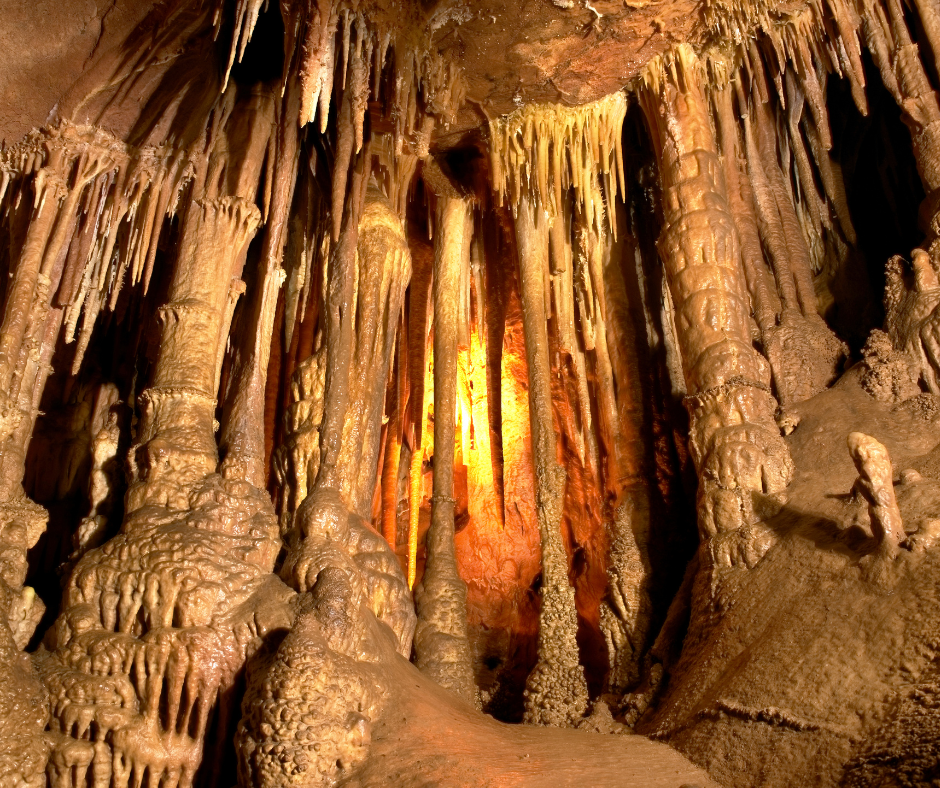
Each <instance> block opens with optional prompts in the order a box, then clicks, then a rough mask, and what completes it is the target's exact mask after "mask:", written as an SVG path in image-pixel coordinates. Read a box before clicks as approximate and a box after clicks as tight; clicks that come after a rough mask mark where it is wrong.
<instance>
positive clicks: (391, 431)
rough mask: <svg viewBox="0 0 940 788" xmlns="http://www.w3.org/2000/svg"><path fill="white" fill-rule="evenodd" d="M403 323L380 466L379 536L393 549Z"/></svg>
mask: <svg viewBox="0 0 940 788" xmlns="http://www.w3.org/2000/svg"><path fill="white" fill-rule="evenodd" d="M406 328H407V323H406V322H405V320H404V314H402V317H401V318H400V319H399V323H398V338H397V340H396V348H397V354H396V357H395V359H394V369H393V371H392V382H391V392H390V394H391V400H392V401H391V412H390V414H389V420H388V433H387V436H388V437H387V438H386V442H385V459H384V462H383V463H382V478H381V485H382V536H384V537H385V541H386V542H388V544H389V546H390V547H391V548H392V550H394V549H395V548H396V546H397V543H398V501H399V495H398V493H399V490H398V481H399V470H400V467H401V465H400V464H401V453H402V429H403V427H404V418H403V416H404V409H405V406H406V404H407V400H406V398H407V391H406V384H407V380H408V368H407V364H408V345H407V343H406V341H405V340H406V335H405V331H406Z"/></svg>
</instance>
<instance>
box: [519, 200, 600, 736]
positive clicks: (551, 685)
mask: <svg viewBox="0 0 940 788" xmlns="http://www.w3.org/2000/svg"><path fill="white" fill-rule="evenodd" d="M516 242H517V244H518V254H519V282H520V292H521V296H522V304H523V320H524V329H525V346H526V363H527V367H528V372H529V422H530V424H531V428H532V458H533V465H534V469H535V479H536V482H535V484H536V500H537V506H538V509H537V511H538V524H539V535H540V537H541V547H542V550H541V553H542V586H541V592H540V596H541V603H542V608H541V611H540V613H539V641H538V661H537V662H536V664H535V667H534V668H533V669H532V672H531V673H530V674H529V678H528V681H527V682H526V720H527V721H528V722H531V723H537V724H540V725H556V726H564V725H567V724H571V723H574V722H576V721H577V720H578V719H579V718H580V717H582V716H583V715H584V713H585V711H586V710H587V700H588V698H587V684H586V683H585V680H584V670H583V668H582V667H581V665H580V663H579V661H578V644H577V641H576V639H575V635H576V633H577V618H576V616H575V605H574V589H573V588H572V587H571V584H570V583H569V582H568V559H567V556H566V555H565V550H564V546H563V544H562V541H561V532H560V525H561V514H562V505H563V496H564V491H565V476H566V474H565V469H564V467H562V466H560V465H558V461H557V459H556V443H555V427H554V425H553V423H552V406H551V388H550V385H551V384H550V380H551V366H550V363H549V355H548V353H549V348H548V324H547V315H546V314H545V278H546V277H547V276H548V273H549V264H548V219H547V218H546V216H545V214H544V213H543V212H542V211H541V210H540V209H539V208H538V206H537V204H536V203H534V202H533V200H532V198H531V197H529V196H528V195H521V196H520V197H519V202H518V206H517V216H516Z"/></svg>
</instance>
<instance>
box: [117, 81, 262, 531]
mask: <svg viewBox="0 0 940 788" xmlns="http://www.w3.org/2000/svg"><path fill="white" fill-rule="evenodd" d="M235 117H238V118H239V119H240V122H234V121H233V120H230V121H229V126H228V127H227V128H226V129H225V130H224V132H220V135H219V137H218V139H217V140H215V141H214V145H213V147H212V149H211V152H210V153H209V154H208V156H207V158H206V160H205V162H204V164H203V165H202V169H201V170H200V171H199V172H198V174H197V182H196V184H195V185H194V187H193V188H194V198H193V199H192V201H191V202H190V203H189V205H188V206H187V209H186V212H185V214H184V216H183V225H182V231H181V237H180V242H179V252H178V256H177V260H176V268H175V270H174V273H173V278H172V281H171V283H170V289H169V293H168V298H167V302H166V303H165V304H164V305H163V306H161V307H160V308H159V309H158V310H157V318H158V321H159V326H160V328H159V330H160V343H159V348H160V351H159V356H158V357H157V361H156V364H155V366H154V371H153V375H152V379H151V384H150V387H149V388H147V389H145V390H144V391H143V392H142V393H141V395H140V407H141V416H140V425H139V428H138V432H137V445H136V447H135V456H133V457H132V460H131V462H132V471H133V482H132V484H131V486H130V488H129V490H128V497H127V510H128V512H132V511H134V510H135V509H137V508H139V507H140V506H143V505H144V504H146V503H156V504H163V505H166V504H168V503H172V499H173V497H174V496H176V495H183V496H186V495H188V488H189V487H190V486H191V485H192V484H193V483H195V482H198V481H200V480H202V479H204V478H205V477H206V476H208V475H209V474H212V473H215V472H216V469H217V467H218V464H219V452H218V446H217V443H216V437H215V433H216V430H217V429H218V424H217V423H216V421H215V412H216V406H217V399H216V398H217V394H218V388H219V375H220V372H221V369H220V368H221V362H222V357H223V355H222V352H221V351H222V350H223V349H224V347H225V342H226V337H227V336H228V332H229V327H230V324H231V320H232V314H233V312H234V305H235V301H236V300H237V299H238V297H239V295H240V294H242V293H243V292H244V288H245V286H244V283H243V282H242V281H241V279H240V276H241V271H242V268H243V267H244V264H245V257H246V255H247V252H248V245H249V243H250V242H251V239H252V238H253V237H254V235H255V233H256V232H257V230H258V227H259V226H260V224H261V212H260V211H259V209H258V207H257V206H256V205H255V195H256V193H257V189H258V184H259V181H260V176H261V171H262V165H263V163H264V158H265V149H266V147H267V146H268V141H269V139H270V136H271V128H272V124H273V104H272V103H271V102H270V100H269V99H267V98H264V97H261V96H257V97H252V98H251V99H249V100H248V101H247V102H246V104H245V105H244V110H243V114H242V113H237V114H236V115H235ZM177 505H179V507H180V508H187V507H188V504H186V503H185V502H184V499H180V500H178V501H177Z"/></svg>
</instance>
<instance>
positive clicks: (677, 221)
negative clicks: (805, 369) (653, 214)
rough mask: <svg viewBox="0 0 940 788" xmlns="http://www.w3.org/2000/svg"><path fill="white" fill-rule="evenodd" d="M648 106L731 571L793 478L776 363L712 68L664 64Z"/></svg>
mask: <svg viewBox="0 0 940 788" xmlns="http://www.w3.org/2000/svg"><path fill="white" fill-rule="evenodd" d="M648 68H649V71H648V72H647V77H646V79H647V83H646V85H645V86H644V88H643V93H642V98H643V106H644V110H645V113H646V118H647V122H648V124H649V127H650V130H651V132H652V136H653V140H654V146H655V151H656V155H657V159H658V162H659V172H660V178H661V181H662V188H663V214H664V217H663V218H664V223H663V231H662V235H661V236H660V240H659V249H660V255H661V257H662V260H663V264H664V266H665V268H666V273H667V275H668V278H669V285H670V290H671V293H672V299H673V303H674V304H675V310H676V321H675V322H676V330H677V333H678V339H679V345H680V348H681V354H682V366H683V371H684V373H685V380H686V386H687V389H688V392H689V396H688V399H687V401H686V402H687V407H688V409H689V414H690V416H691V419H692V425H691V436H690V444H691V449H692V452H693V457H694V459H695V463H696V466H697V468H698V471H699V478H700V480H701V483H700V487H699V492H698V516H699V527H700V529H701V532H702V536H703V537H704V538H705V539H709V538H714V537H719V538H718V539H717V540H715V541H714V542H712V543H711V549H712V553H713V555H714V557H715V560H716V561H718V562H719V563H737V562H738V561H743V562H745V563H752V562H754V561H756V560H757V559H758V558H759V556H760V555H761V554H762V552H764V551H765V550H766V549H767V546H768V544H767V539H768V535H767V534H766V533H761V532H759V531H755V530H753V529H752V526H754V525H755V524H757V523H758V522H759V521H760V520H761V519H762V517H765V516H766V511H767V510H768V509H770V510H774V509H775V508H779V502H780V498H781V493H783V491H784V490H785V488H786V486H787V484H788V483H789V481H790V477H791V475H792V464H791V462H790V458H789V454H788V452H787V448H786V446H785V444H784V443H783V441H782V440H781V439H780V435H779V431H778V429H777V426H776V424H775V422H774V413H775V411H776V402H775V401H774V398H773V396H772V394H771V393H770V379H769V372H770V370H769V368H768V364H767V362H766V361H765V360H764V359H763V358H762V357H761V356H760V354H758V353H757V352H756V351H755V350H754V348H753V347H752V346H751V341H750V330H749V327H748V317H749V313H750V307H749V302H748V296H747V290H746V288H745V283H744V271H743V268H742V264H741V250H740V244H739V241H738V235H737V232H736V230H735V226H734V221H733V219H732V216H731V212H730V210H729V208H728V198H727V192H726V186H725V181H724V177H723V174H722V171H721V165H720V160H719V156H718V147H717V142H716V138H715V132H714V129H713V127H712V121H711V116H710V113H709V111H708V104H707V102H706V99H705V94H704V91H703V86H702V79H703V74H702V65H701V64H700V63H699V61H698V60H697V58H696V56H695V54H694V52H693V50H692V49H691V47H688V46H686V45H682V46H680V47H677V48H676V49H675V50H674V51H673V52H672V53H670V54H669V55H667V56H664V57H663V58H661V59H660V60H658V61H654V63H653V64H651V65H650V66H649V67H648Z"/></svg>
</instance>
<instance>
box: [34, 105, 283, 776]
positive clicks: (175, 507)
mask: <svg viewBox="0 0 940 788" xmlns="http://www.w3.org/2000/svg"><path fill="white" fill-rule="evenodd" d="M227 110H228V112H227V113H224V114H222V113H220V115H221V117H220V121H221V122H220V123H219V125H218V126H217V127H216V128H214V129H213V130H212V132H211V133H212V138H211V139H210V140H209V144H210V146H211V148H210V151H209V153H208V155H207V156H206V157H205V158H204V159H203V160H202V161H201V162H200V163H199V164H198V165H197V183H196V185H194V193H193V196H192V198H191V201H190V202H189V205H188V206H187V208H186V211H185V214H184V217H183V226H182V231H181V241H180V248H179V253H178V258H177V261H176V266H175V270H174V276H173V281H172V284H171V286H170V292H169V298H168V301H167V303H166V304H165V305H164V306H163V307H162V308H161V309H160V310H159V311H158V316H159V319H160V321H161V327H160V331H161V335H162V342H161V346H160V347H161V352H160V356H159V358H158V359H157V362H156V366H155V369H154V374H153V379H152V382H151V385H150V387H148V388H147V389H145V390H144V392H143V393H142V394H141V409H142V416H141V421H140V424H139V425H138V432H137V444H136V446H135V447H134V449H133V457H132V468H133V469H134V471H135V476H134V480H133V483H132V485H131V488H130V490H129V493H128V496H127V501H126V510H127V514H126V516H125V521H124V523H123V525H122V527H121V531H120V533H119V535H118V536H116V537H114V538H113V539H111V540H110V541H109V542H107V543H106V544H105V545H103V546H102V547H100V548H97V549H94V550H92V551H90V552H88V553H86V554H85V555H84V557H83V558H82V559H81V560H80V561H79V563H78V564H77V566H76V567H75V569H74V571H73V573H72V576H71V578H70V581H69V584H68V587H67V589H66V592H65V604H64V610H63V613H62V615H61V616H60V617H59V619H58V621H57V622H56V625H55V629H54V634H53V636H52V640H51V642H50V647H51V649H52V653H51V654H49V655H47V656H45V657H44V658H43V659H41V660H40V662H39V664H40V670H41V672H42V674H43V677H44V679H45V681H46V684H47V686H48V687H49V691H50V694H51V695H52V697H53V699H54V701H53V705H54V709H55V717H54V721H53V723H52V726H53V731H55V732H56V734H57V735H56V736H55V738H54V740H53V741H54V753H53V756H52V758H51V761H50V779H51V781H52V783H53V784H55V785H76V784H78V785H83V784H87V785H94V786H102V785H128V784H135V785H136V784H139V782H140V781H141V780H142V779H143V776H144V775H145V774H150V775H153V779H167V780H170V781H172V782H173V783H174V784H179V785H191V784H192V783H193V780H194V778H195V774H196V771H197V769H198V768H199V765H200V762H201V760H202V757H203V754H204V745H205V742H206V735H207V733H209V732H210V723H211V732H214V735H215V737H216V738H215V739H214V740H213V741H210V744H211V745H221V744H223V743H224V741H225V739H226V737H227V735H228V731H229V726H231V725H232V724H233V723H234V718H233V717H232V715H233V714H234V713H235V712H236V711H237V709H236V708H235V707H234V704H233V703H232V701H231V697H230V689H231V687H232V686H233V685H234V683H235V680H236V676H237V674H238V672H239V671H240V669H241V667H242V665H243V663H244V661H245V659H246V657H247V656H248V655H249V654H250V653H251V651H253V649H254V648H256V646H257V643H258V640H257V638H259V637H260V636H262V635H263V634H264V632H265V626H266V624H265V623H264V622H265V621H266V620H267V619H266V617H265V614H264V612H263V611H264V610H265V609H266V605H267V606H268V607H270V606H272V605H273V608H277V607H278V606H279V604H280V601H281V600H282V599H283V597H284V592H286V591H287V589H283V590H282V591H281V590H278V588H277V584H276V581H275V582H274V583H272V581H273V577H272V576H271V575H270V574H269V573H270V571H271V569H272V568H273V566H274V560H275V558H276V557H277V552H278V541H277V522H276V519H275V517H274V512H273V509H272V507H271V504H270V501H269V499H268V497H267V496H266V495H265V494H264V493H262V492H261V491H260V490H258V489H257V488H254V487H252V486H250V485H248V484H246V483H244V482H237V481H231V480H226V479H223V478H221V477H220V476H218V475H216V466H217V464H218V452H217V448H216V444H215V438H214V434H213V433H214V424H213V421H214V415H215V407H216V401H215V392H216V391H217V388H218V375H219V352H218V348H219V345H220V343H222V342H224V338H225V336H226V335H227V333H228V325H227V320H229V319H230V316H231V311H230V309H229V306H228V304H229V301H230V297H231V295H232V293H233V292H238V285H239V284H240V280H239V274H240V271H241V267H242V265H243V263H244V258H245V254H246V250H247V247H248V242H249V240H250V239H251V237H252V235H253V234H254V232H255V231H256V229H257V227H258V223H259V218H260V217H259V212H258V209H257V208H256V207H255V206H254V205H253V203H252V201H251V197H252V196H253V195H254V192H255V189H256V188H257V185H258V182H259V174H260V169H261V161H262V155H261V152H262V151H263V150H264V147H265V146H266V144H267V139H268V135H269V134H270V131H271V113H270V110H271V105H270V102H269V100H267V99H266V98H265V97H263V96H262V97H254V98H252V99H250V100H247V101H244V102H241V103H238V104H236V105H235V106H234V107H229V108H227ZM228 113H230V114H228ZM226 116H227V117H226ZM236 151H237V152H238V153H235V152H236ZM233 153H234V154H235V155H233ZM78 688H81V689H78ZM210 752H212V756H211V757H218V756H217V754H216V752H217V751H215V750H210Z"/></svg>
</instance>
